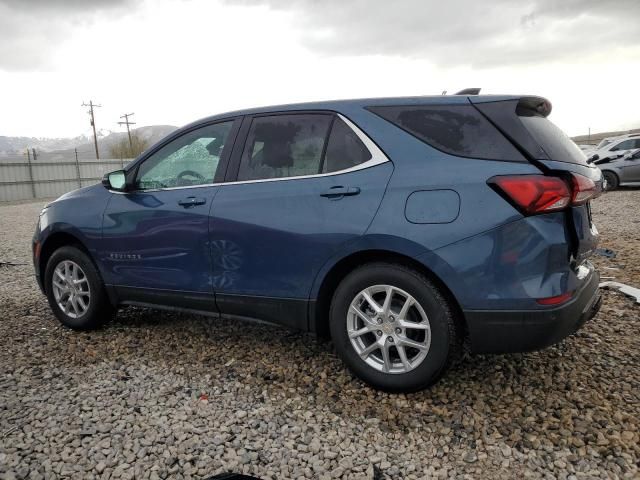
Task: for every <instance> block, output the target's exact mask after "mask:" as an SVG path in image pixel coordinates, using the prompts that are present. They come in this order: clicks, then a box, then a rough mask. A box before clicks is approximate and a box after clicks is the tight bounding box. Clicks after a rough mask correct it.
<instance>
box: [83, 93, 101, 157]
mask: <svg viewBox="0 0 640 480" xmlns="http://www.w3.org/2000/svg"><path fill="white" fill-rule="evenodd" d="M82 106H83V107H89V122H90V123H91V127H92V128H93V145H94V146H95V147H96V160H100V153H99V152H98V136H97V135H96V118H95V116H94V115H93V109H94V108H97V107H101V106H102V105H96V104H95V103H93V101H92V100H89V103H84V102H83V103H82Z"/></svg>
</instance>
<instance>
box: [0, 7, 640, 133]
mask: <svg viewBox="0 0 640 480" xmlns="http://www.w3.org/2000/svg"><path fill="white" fill-rule="evenodd" d="M639 20H640V1H638V0H564V1H560V0H557V1H555V0H524V1H517V2H516V1H512V0H493V1H492V0H484V1H478V0H447V1H446V2H443V1H441V0H437V1H431V0H404V1H402V0H401V1H397V2H390V1H387V0H369V1H366V0H351V1H350V0H325V1H321V2H320V1H314V0H297V1H296V0H243V1H232V0H227V1H225V0H154V1H151V0H148V1H135V0H0V135H11V136H18V135H24V136H38V137H44V136H47V137H53V136H75V135H78V134H81V133H88V132H89V131H90V130H89V128H90V127H89V125H88V121H87V115H86V112H85V110H84V109H83V108H82V107H81V106H80V105H81V103H82V102H83V101H88V100H89V99H93V100H94V101H97V102H99V103H100V104H102V105H103V107H102V108H100V109H97V111H96V119H97V125H98V127H99V128H105V129H110V130H118V129H119V128H120V127H118V125H117V122H118V120H119V118H118V117H119V116H120V115H122V114H123V113H129V112H135V113H136V119H135V120H136V121H137V122H138V125H151V124H173V125H182V124H185V123H188V122H190V121H192V120H194V119H197V118H199V117H203V116H206V115H210V114H214V113H219V112H223V111H227V110H232V109H237V108H242V107H250V106H258V105H268V104H276V103H289V102H298V101H309V100H322V99H332V98H349V97H378V96H405V95H433V94H440V93H441V92H442V91H443V90H447V91H448V92H449V93H453V92H455V91H457V90H459V89H462V88H465V87H476V86H477V87H482V88H483V92H484V93H531V94H538V95H542V96H545V97H547V98H549V99H550V100H551V101H552V103H553V105H554V111H553V113H552V117H551V119H552V120H554V121H555V122H556V123H557V124H558V125H560V126H561V127H562V128H563V129H565V131H567V132H568V133H569V134H570V135H577V134H582V133H585V134H586V133H587V129H588V128H589V127H591V130H592V132H596V131H602V130H613V129H627V128H634V127H636V128H637V127H640V94H639V92H638V84H639V82H640V28H639V27H638V21H639Z"/></svg>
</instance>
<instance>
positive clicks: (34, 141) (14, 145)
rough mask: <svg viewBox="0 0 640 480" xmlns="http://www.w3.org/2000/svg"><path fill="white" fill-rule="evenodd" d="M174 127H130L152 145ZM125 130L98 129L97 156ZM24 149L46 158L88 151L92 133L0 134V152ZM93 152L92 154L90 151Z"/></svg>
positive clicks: (5, 153) (87, 152) (18, 152)
mask: <svg viewBox="0 0 640 480" xmlns="http://www.w3.org/2000/svg"><path fill="white" fill-rule="evenodd" d="M176 128H178V127H174V126H173V125H151V126H148V127H140V128H136V129H133V130H131V132H132V133H135V134H136V135H138V136H139V137H140V138H142V139H144V140H146V141H147V142H148V144H149V145H153V144H154V143H156V142H157V141H158V140H161V139H162V138H164V137H166V136H167V135H168V134H169V133H171V132H173V131H174V130H175V129H176ZM126 136H127V132H113V131H111V130H100V131H99V132H98V148H99V150H100V157H101V158H107V157H108V156H109V150H110V147H111V146H113V145H114V144H116V143H117V142H119V141H120V140H122V139H124V138H126ZM26 148H29V149H31V148H35V149H36V151H37V152H40V153H47V154H51V155H47V157H51V156H58V155H59V156H60V157H67V156H69V155H71V154H73V152H74V149H77V150H78V152H82V153H86V154H89V153H92V152H93V151H94V147H93V136H87V135H79V136H77V137H73V138H36V137H5V136H0V155H15V154H22V153H24V151H25V149H26ZM93 155H95V154H93Z"/></svg>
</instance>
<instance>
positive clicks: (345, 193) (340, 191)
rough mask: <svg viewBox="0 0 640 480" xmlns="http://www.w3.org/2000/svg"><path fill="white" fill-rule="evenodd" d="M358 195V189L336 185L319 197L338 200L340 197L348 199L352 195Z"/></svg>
mask: <svg viewBox="0 0 640 480" xmlns="http://www.w3.org/2000/svg"><path fill="white" fill-rule="evenodd" d="M359 193H360V188H359V187H343V186H342V185H338V186H335V187H331V188H330V189H329V190H327V191H326V192H324V193H321V194H320V196H321V197H325V198H333V199H338V198H342V197H350V196H352V195H358V194H359Z"/></svg>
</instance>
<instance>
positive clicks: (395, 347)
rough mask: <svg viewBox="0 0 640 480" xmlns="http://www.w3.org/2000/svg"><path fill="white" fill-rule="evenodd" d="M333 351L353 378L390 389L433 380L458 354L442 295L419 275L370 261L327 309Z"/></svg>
mask: <svg viewBox="0 0 640 480" xmlns="http://www.w3.org/2000/svg"><path fill="white" fill-rule="evenodd" d="M330 328H331V336H332V338H333V342H334V345H335V347H336V351H337V352H338V354H339V355H340V357H341V358H342V359H343V361H344V362H345V363H346V365H347V366H348V367H349V369H350V370H351V371H352V372H353V373H354V374H355V375H356V376H358V377H359V378H361V379H362V380H364V381H365V382H367V383H368V384H370V385H371V386H373V387H375V388H378V389H381V390H386V391H393V392H412V391H417V390H421V389H423V388H426V387H428V386H429V385H431V384H433V383H434V382H435V381H437V380H438V378H440V376H441V375H442V374H443V373H444V372H445V371H446V369H447V368H448V367H449V365H450V364H451V362H452V360H453V359H454V358H455V357H456V356H457V355H459V353H460V336H459V335H458V332H457V329H456V324H455V321H454V318H453V315H452V312H451V308H450V307H449V305H448V302H447V301H446V299H445V298H444V297H443V296H442V294H441V293H440V292H439V291H438V289H437V288H436V287H435V285H433V283H432V282H431V281H429V280H428V279H427V278H426V277H425V276H423V275H422V274H420V273H419V272H416V271H415V270H412V269H409V268H406V267H404V266H401V265H395V264H388V263H375V264H369V265H365V266H363V267H360V268H358V269H357V270H355V271H353V272H352V273H350V274H349V275H348V276H347V277H345V279H344V280H343V281H342V282H341V283H340V285H339V286H338V288H337V290H336V292H335V295H334V298H333V301H332V304H331V312H330Z"/></svg>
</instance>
